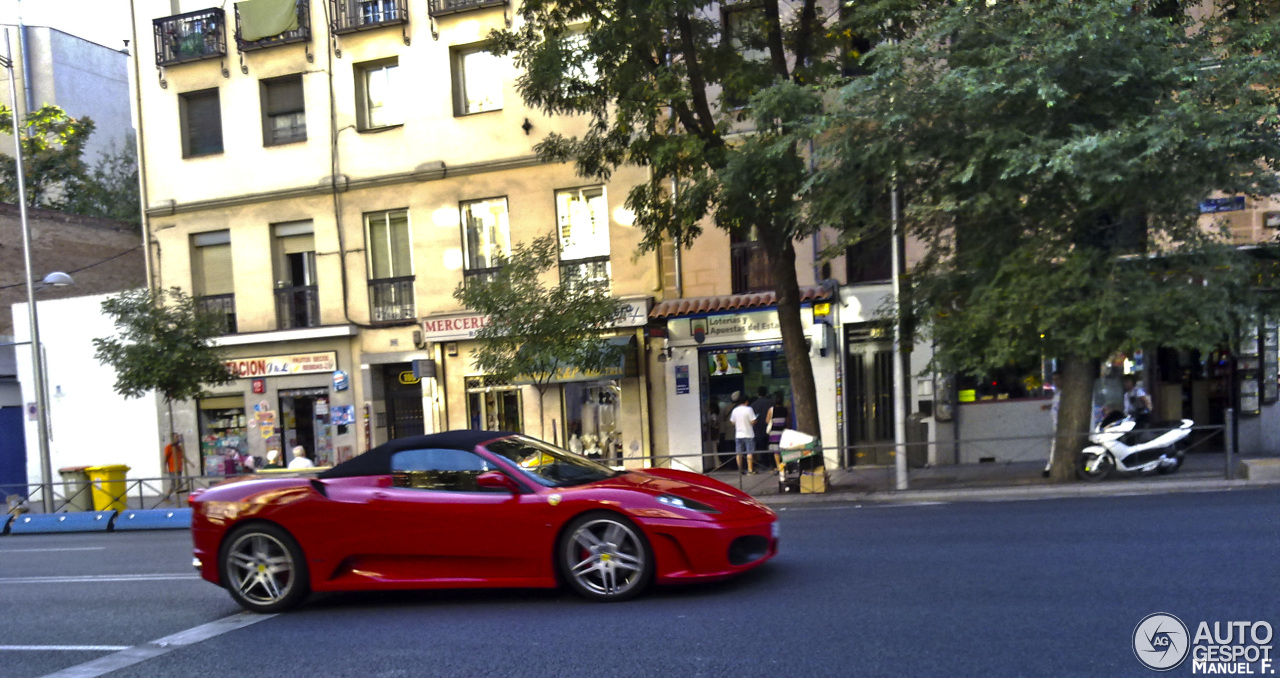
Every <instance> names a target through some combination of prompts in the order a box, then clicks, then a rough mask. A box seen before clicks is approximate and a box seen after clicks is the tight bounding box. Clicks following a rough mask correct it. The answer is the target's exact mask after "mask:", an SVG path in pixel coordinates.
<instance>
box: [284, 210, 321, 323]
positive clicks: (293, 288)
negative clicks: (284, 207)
mask: <svg viewBox="0 0 1280 678" xmlns="http://www.w3.org/2000/svg"><path fill="white" fill-rule="evenodd" d="M272 230H273V231H274V232H275V248H274V249H275V252H274V254H275V257H274V258H275V270H276V290H275V293H276V326H277V327H278V328H279V329H282V330H287V329H292V328H295V327H317V326H319V325H320V299H319V294H318V289H317V287H316V244H315V234H314V228H313V226H312V224H311V222H310V221H300V222H296V223H291V224H276V225H275V226H273V227H272Z"/></svg>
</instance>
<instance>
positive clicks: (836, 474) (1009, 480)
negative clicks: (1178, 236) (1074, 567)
mask: <svg viewBox="0 0 1280 678" xmlns="http://www.w3.org/2000/svg"><path fill="white" fill-rule="evenodd" d="M1240 469H1241V464H1240V460H1239V459H1237V460H1236V478H1240V477H1241V470H1240ZM1043 471H1044V463H1043V462H1020V463H1005V464H963V465H955V466H933V467H927V468H913V469H909V472H908V487H909V489H907V490H902V491H898V490H896V489H894V488H895V479H896V475H895V474H896V472H895V469H894V468H893V467H892V466H863V467H854V468H849V469H828V471H827V478H828V482H827V491H826V492H824V493H821V494H796V493H782V492H779V489H778V476H777V474H776V473H772V474H765V473H763V472H761V473H760V474H759V475H745V474H743V475H740V474H738V473H737V472H736V471H729V472H716V473H711V474H708V475H710V476H712V477H714V478H716V479H717V480H720V481H722V482H724V483H727V484H729V485H732V486H734V487H738V488H740V489H742V490H744V491H746V492H747V493H749V494H751V495H752V496H754V497H756V498H758V499H759V500H760V501H762V502H764V503H765V504H768V505H770V506H784V505H785V506H789V505H795V504H806V503H829V502H863V503H870V502H874V503H910V502H936V501H1001V500H1015V499H1032V498H1045V499H1048V498H1056V497H1079V496H1105V495H1113V496H1114V495H1127V494H1156V493H1166V492H1194V491H1212V490H1226V489H1244V488H1250V487H1262V486H1266V485H1274V484H1280V481H1259V480H1253V481H1249V480H1239V479H1237V480H1226V455H1225V454H1223V453H1220V452H1203V453H1195V454H1188V455H1187V457H1186V461H1185V462H1184V463H1183V465H1182V468H1180V469H1178V471H1177V472H1175V473H1171V474H1168V475H1159V474H1153V475H1148V476H1137V475H1119V474H1117V475H1113V476H1112V477H1110V478H1108V479H1106V480H1104V481H1102V482H1098V483H1088V482H1082V481H1072V482H1068V483H1052V482H1050V481H1049V480H1048V479H1047V478H1045V477H1044V476H1043Z"/></svg>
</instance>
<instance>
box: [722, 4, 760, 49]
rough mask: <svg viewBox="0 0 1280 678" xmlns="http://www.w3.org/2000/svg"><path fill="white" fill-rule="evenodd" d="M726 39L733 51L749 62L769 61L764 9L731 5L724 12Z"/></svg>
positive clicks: (757, 6)
mask: <svg viewBox="0 0 1280 678" xmlns="http://www.w3.org/2000/svg"><path fill="white" fill-rule="evenodd" d="M723 12H724V14H723V17H724V37H725V39H726V40H728V41H729V46H730V47H732V48H733V51H735V52H737V53H739V54H741V55H742V58H743V59H745V60H747V61H768V60H769V50H768V49H767V48H766V44H765V35H766V33H767V30H766V27H765V13H764V7H761V6H760V5H755V4H739V5H730V6H728V7H725V8H724V10H723Z"/></svg>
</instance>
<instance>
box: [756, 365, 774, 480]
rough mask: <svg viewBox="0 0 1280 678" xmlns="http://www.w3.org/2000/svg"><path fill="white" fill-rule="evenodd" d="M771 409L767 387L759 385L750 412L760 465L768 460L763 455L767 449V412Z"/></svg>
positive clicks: (771, 399)
mask: <svg viewBox="0 0 1280 678" xmlns="http://www.w3.org/2000/svg"><path fill="white" fill-rule="evenodd" d="M772 409H773V398H771V397H769V387H767V386H765V385H763V384H761V385H760V387H759V388H757V389H756V399H755V400H753V401H752V402H751V410H752V411H753V412H755V415H756V424H755V433H756V449H757V450H760V452H761V453H762V456H761V458H760V462H761V463H762V464H764V463H767V462H765V461H764V460H765V459H766V458H768V455H767V454H763V453H764V451H765V450H767V449H769V410H772Z"/></svg>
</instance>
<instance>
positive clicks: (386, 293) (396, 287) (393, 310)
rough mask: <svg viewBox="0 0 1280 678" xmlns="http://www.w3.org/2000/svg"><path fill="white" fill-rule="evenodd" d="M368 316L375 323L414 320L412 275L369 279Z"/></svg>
mask: <svg viewBox="0 0 1280 678" xmlns="http://www.w3.org/2000/svg"><path fill="white" fill-rule="evenodd" d="M369 318H370V320H372V321H373V322H375V323H380V322H394V321H397V320H415V319H416V318H417V316H416V314H415V313H414V310H413V276H411V275H410V276H404V277H401V278H380V279H377V280H370V281H369Z"/></svg>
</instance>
